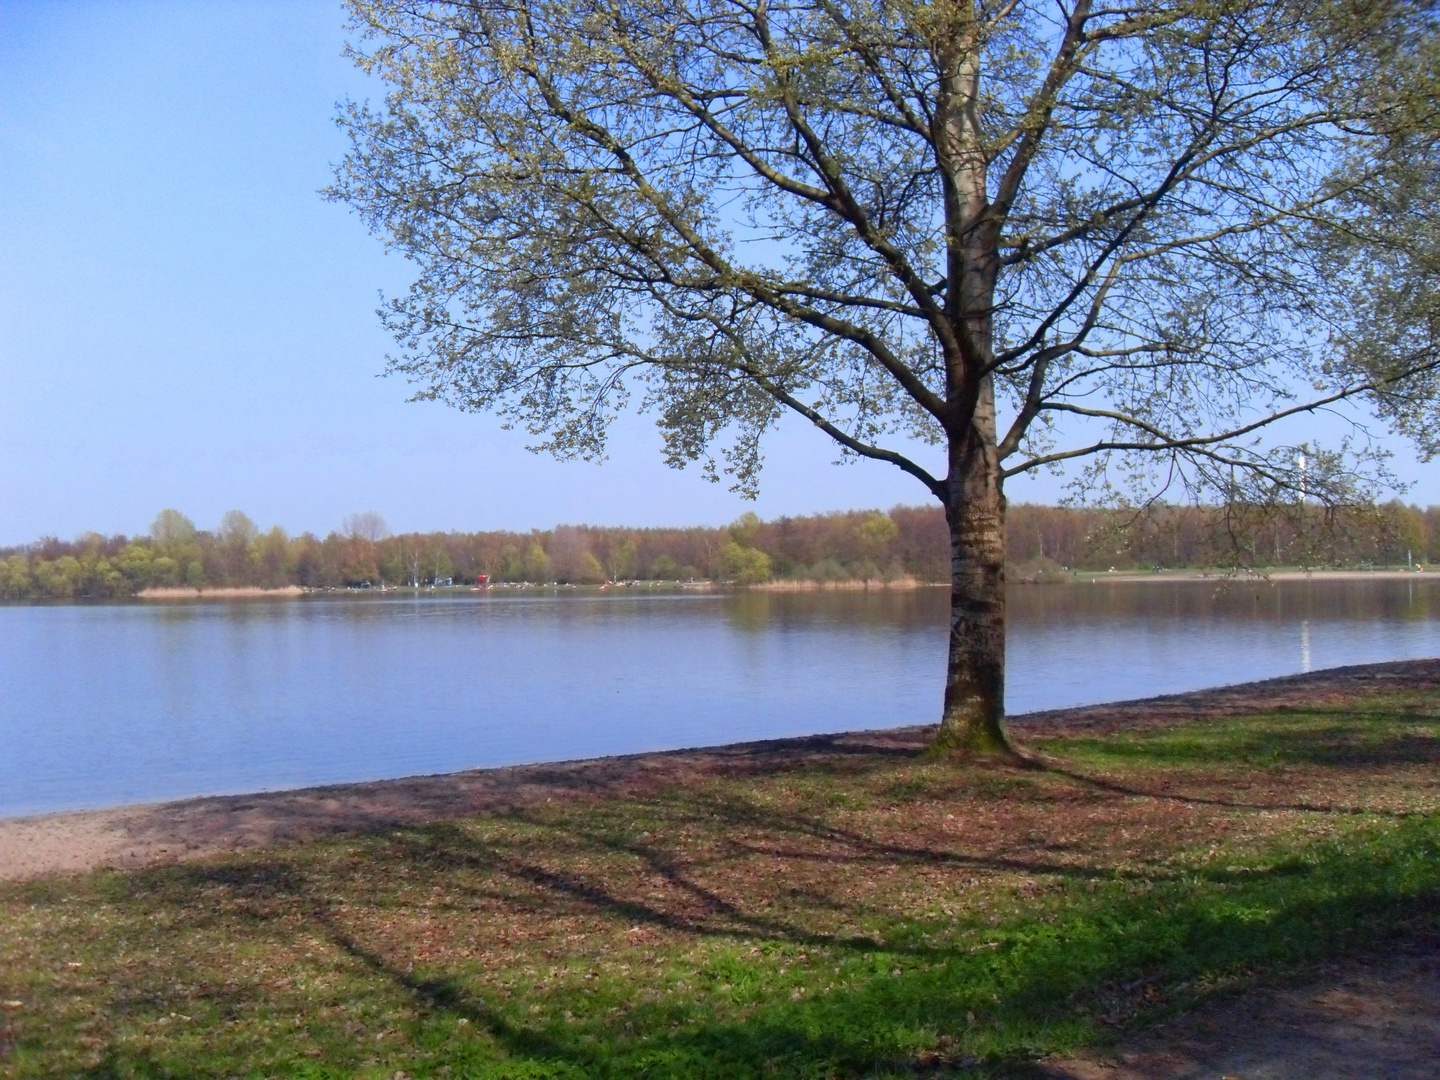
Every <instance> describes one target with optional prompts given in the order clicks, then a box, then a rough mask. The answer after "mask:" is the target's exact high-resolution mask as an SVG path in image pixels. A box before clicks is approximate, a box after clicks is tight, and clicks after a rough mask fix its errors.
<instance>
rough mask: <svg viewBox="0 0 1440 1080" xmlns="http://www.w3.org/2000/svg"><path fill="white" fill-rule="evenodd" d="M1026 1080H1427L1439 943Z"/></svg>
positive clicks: (1436, 1047)
mask: <svg viewBox="0 0 1440 1080" xmlns="http://www.w3.org/2000/svg"><path fill="white" fill-rule="evenodd" d="M1023 1075H1024V1076H1026V1077H1027V1078H1028V1080H1222V1078H1225V1077H1230V1078H1234V1080H1362V1078H1375V1080H1381V1078H1383V1080H1435V1077H1437V1076H1440V942H1434V941H1432V942H1427V943H1424V944H1421V945H1417V946H1414V947H1412V948H1411V949H1409V950H1406V951H1405V952H1402V953H1399V954H1398V955H1393V956H1389V957H1385V958H1382V959H1370V960H1351V961H1349V962H1347V963H1345V964H1335V965H1331V966H1329V967H1327V969H1326V970H1324V971H1323V972H1322V973H1320V974H1319V975H1318V976H1317V977H1314V978H1312V979H1308V980H1306V981H1305V982H1304V984H1302V985H1300V986H1291V987H1285V988H1264V989H1259V990H1252V991H1250V992H1248V993H1245V994H1241V995H1239V996H1236V997H1231V998H1224V999H1220V1000H1217V1001H1212V1002H1209V1003H1207V1004H1206V1005H1203V1006H1201V1007H1200V1008H1199V1009H1196V1010H1195V1011H1194V1012H1191V1013H1188V1014H1186V1015H1185V1016H1182V1017H1180V1018H1179V1019H1177V1020H1174V1021H1172V1022H1170V1023H1168V1024H1165V1025H1163V1026H1161V1027H1158V1028H1155V1029H1153V1030H1151V1031H1147V1032H1144V1033H1142V1034H1139V1035H1136V1036H1132V1037H1130V1038H1127V1039H1124V1040H1122V1041H1121V1043H1120V1044H1119V1046H1118V1047H1116V1048H1115V1049H1114V1050H1113V1051H1111V1052H1109V1053H1106V1054H1090V1055H1086V1056H1085V1057H1082V1058H1074V1059H1071V1060H1067V1061H1048V1062H1044V1063H1042V1064H1041V1065H1039V1066H1037V1067H1035V1068H1034V1069H1032V1070H1028V1071H1027V1072H1026V1073H1025V1074H1023Z"/></svg>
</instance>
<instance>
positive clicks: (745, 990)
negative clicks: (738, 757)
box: [0, 684, 1440, 1080]
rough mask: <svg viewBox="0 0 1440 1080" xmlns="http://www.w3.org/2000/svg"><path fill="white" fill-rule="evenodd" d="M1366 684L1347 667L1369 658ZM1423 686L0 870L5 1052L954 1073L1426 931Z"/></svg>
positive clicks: (1434, 810)
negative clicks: (1031, 765)
mask: <svg viewBox="0 0 1440 1080" xmlns="http://www.w3.org/2000/svg"><path fill="white" fill-rule="evenodd" d="M1377 685H1378V684H1377ZM1437 713H1440V693H1436V692H1432V691H1403V692H1390V693H1388V694H1383V695H1382V694H1360V695H1358V696H1356V697H1355V698H1354V700H1351V701H1348V702H1343V703H1339V704H1337V703H1335V702H1333V701H1331V702H1328V703H1327V704H1326V705H1325V706H1324V707H1323V708H1316V709H1313V710H1306V709H1299V710H1291V711H1282V712H1265V713H1254V714H1249V715H1243V716H1239V717H1229V718H1226V719H1223V720H1216V721H1211V722H1207V723H1200V724H1190V725H1186V726H1180V727H1173V728H1168V729H1159V730H1149V731H1140V732H1128V733H1123V732H1122V733H1120V734H1112V735H1104V736H1095V737H1085V738H1081V737H1071V738H1065V739H1051V740H1047V741H1043V742H1035V743H1033V744H1032V745H1033V746H1035V747H1036V748H1037V749H1038V750H1040V751H1042V752H1043V753H1044V754H1045V755H1046V757H1047V759H1048V760H1049V762H1050V767H1049V768H1047V769H1044V770H1038V771H1014V770H1011V771H994V770H984V769H977V768H973V767H966V766H960V765H955V764H952V763H948V762H942V761H933V760H927V759H920V758H916V757H914V756H911V755H908V754H896V753H892V754H882V753H873V754H866V753H858V752H857V753H836V754H834V755H833V756H832V757H831V758H828V759H821V760H812V761H810V762H809V763H807V764H806V765H804V766H803V767H798V768H797V767H793V766H792V767H787V768H781V769H776V770H771V771H761V772H758V773H753V774H750V775H745V776H697V777H695V778H693V779H691V780H690V781H688V782H686V783H684V784H677V785H673V786H662V787H659V788H657V789H656V790H654V791H651V792H648V793H643V794H633V795H629V796H613V795H611V796H606V797H604V798H601V799H589V800H580V801H571V802H563V803H562V802H556V803H554V804H547V803H543V802H542V803H539V804H537V805H532V806H529V807H526V808H522V809H515V810H510V811H506V812H498V813H493V814H489V815H486V816H482V817H476V818H471V819H467V820H462V821H458V822H456V821H452V822H446V823H443V824H430V825H420V826H415V827H406V828H401V829H389V830H385V831H384V832H379V833H372V834H368V835H362V836H346V837H340V838H333V839H328V840H322V841H318V842H312V843H307V844H300V845H293V846H289V847H279V848H270V849H266V850H262V851H254V852H249V853H246V854H243V855H236V856H231V857H229V858H226V859H220V860H213V859H212V860H208V861H201V862H194V863H187V864H181V865H175V866H169V867H160V868H153V869H148V870H140V871H130V872H125V873H121V872H113V871H112V872H97V873H93V874H88V875H83V876H70V877H50V878H44V879H40V880H37V881H32V882H28V883H23V884H10V885H5V886H0V998H3V999H5V1011H4V1013H3V1017H0V1076H4V1077H32V1076H33V1077H40V1076H85V1077H102V1076H103V1077H162V1076H163V1077H182V1076H204V1077H208V1076H215V1077H220V1076H297V1077H330V1076H334V1077H341V1076H345V1077H348V1076H364V1077H376V1078H380V1077H384V1078H393V1077H395V1076H397V1074H400V1073H403V1074H404V1075H405V1076H407V1077H413V1078H419V1077H431V1076H436V1077H440V1076H444V1077H477V1078H478V1077H494V1078H500V1077H506V1078H515V1080H520V1078H540V1077H557V1078H559V1077H566V1078H568V1077H577V1078H578V1077H591V1076H596V1077H631V1076H646V1077H676V1078H679V1077H686V1078H689V1077H716V1078H719V1077H726V1078H729V1077H767V1076H786V1077H790V1076H798V1077H832V1076H834V1077H842V1076H892V1075H894V1076H911V1075H917V1074H918V1075H952V1074H953V1075H969V1074H972V1073H973V1074H977V1075H985V1074H991V1073H996V1072H1003V1071H1004V1069H1005V1068H1006V1067H1008V1066H1009V1065H1012V1064H1014V1063H1016V1062H1020V1061H1023V1060H1026V1059H1028V1058H1032V1057H1034V1056H1037V1055H1040V1054H1043V1053H1046V1052H1051V1051H1064V1050H1069V1049H1073V1048H1075V1047H1078V1046H1081V1045H1085V1044H1088V1043H1093V1042H1095V1041H1097V1040H1099V1041H1103V1040H1105V1039H1106V1038H1107V1037H1109V1036H1110V1035H1111V1034H1113V1033H1114V1032H1117V1031H1119V1030H1121V1029H1123V1028H1125V1027H1126V1026H1127V1025H1132V1024H1134V1023H1136V1022H1139V1021H1143V1020H1144V1019H1146V1018H1148V1017H1153V1016H1156V1015H1161V1014H1164V1013H1166V1012H1169V1011H1173V1010H1175V1009H1178V1008H1182V1007H1184V1006H1185V1005H1186V1004H1187V1003H1190V1002H1192V1001H1194V1000H1195V999H1196V998H1197V997H1199V996H1203V995H1206V994H1209V993H1212V992H1215V991H1217V990H1222V989H1224V988H1226V987H1231V986H1236V985H1242V984H1244V983H1246V982H1247V981H1251V980H1254V979H1256V978H1260V977H1265V976H1267V975H1274V974H1277V973H1283V972H1285V971H1288V970H1291V969H1295V968H1298V967H1303V966H1304V965H1306V964H1309V963H1312V962H1315V961H1317V960H1320V959H1323V958H1326V957H1330V956H1333V955H1335V954H1337V953H1341V952H1344V951H1345V950H1352V949H1368V948H1374V947H1378V946H1382V945H1383V944H1384V943H1385V942H1386V941H1387V940H1389V939H1391V938H1393V937H1394V936H1395V935H1414V934H1423V933H1430V932H1434V930H1436V929H1440V927H1437V924H1436V918H1437V916H1436V914H1435V913H1436V911H1440V785H1437V780H1436V776H1437V772H1436V765H1437V764H1440V721H1437Z"/></svg>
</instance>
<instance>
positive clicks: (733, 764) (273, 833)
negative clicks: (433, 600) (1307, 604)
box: [0, 659, 1440, 881]
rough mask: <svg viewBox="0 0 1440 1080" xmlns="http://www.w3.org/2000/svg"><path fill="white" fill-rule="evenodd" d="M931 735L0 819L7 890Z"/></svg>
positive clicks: (1291, 703)
mask: <svg viewBox="0 0 1440 1080" xmlns="http://www.w3.org/2000/svg"><path fill="white" fill-rule="evenodd" d="M1436 686H1440V659H1431V660H1406V661H1398V662H1394V663H1387V664H1365V665H1358V666H1354V667H1343V668H1332V669H1330V670H1327V671H1318V672H1312V673H1310V674H1307V675H1290V676H1285V677H1283V678H1279V679H1269V680H1266V681H1264V682H1257V683H1245V684H1240V685H1236V686H1228V687H1218V688H1215V689H1210V690H1199V691H1194V692H1191V693H1186V694H1173V695H1167V696H1164V697H1157V698H1147V699H1143V700H1137V701H1128V702H1117V703H1113V704H1106V705H1093V706H1084V707H1080V708H1074V709H1061V710H1052V711H1049V712H1041V713H1030V714H1028V715H1025V716H1017V717H1013V718H1012V719H1011V720H1010V726H1011V728H1012V730H1013V731H1014V732H1015V734H1016V736H1017V737H1018V738H1019V739H1021V740H1022V741H1023V740H1024V739H1025V738H1026V737H1029V736H1034V735H1039V734H1052V733H1053V734H1060V733H1069V732H1094V733H1100V732H1105V731H1115V730H1119V729H1122V728H1138V727H1153V726H1161V725H1165V724H1173V723H1178V722H1182V721H1186V720H1194V719H1205V718H1215V717H1222V716H1228V715H1234V714H1236V713H1239V712H1244V711H1248V710H1254V709H1257V708H1277V707H1299V706H1314V705H1319V704H1325V703H1329V702H1336V701H1341V700H1344V699H1346V698H1347V697H1349V696H1352V695H1354V694H1355V693H1357V692H1363V691H1366V690H1373V689H1376V688H1377V687H1393V688H1395V689H1404V688H1406V687H1432V688H1433V687H1436ZM931 731H933V727H931V726H929V725H925V726H915V727H904V728H892V729H888V730H882V731H861V732H847V733H840V734H834V735H814V736H808V737H801V738H792V739H777V740H771V741H766V742H752V743H736V744H732V745H729V746H718V747H709V748H698V749H689V750H669V751H660V752H655V753H648V754H634V755H627V756H620V757H606V758H592V759H587V760H578V761H560V762H548V763H542V764H534V765H513V766H506V767H501V768H492V769H469V770H464V771H460V772H454V773H442V774H438V775H434V776H412V777H405V778H402V779H396V780H376V781H369V782H364V783H352V784H335V785H330V786H326V787H312V788H298V789H293V790H286V791H268V792H256V793H252V794H245V795H220V796H204V797H199V798H191V799H182V800H178V801H174V802H165V803H150V804H140V805H130V806H119V807H112V808H108V809H101V810H78V811H64V812H59V813H51V814H43V815H37V816H28V817H13V818H0V881H4V880H9V881H15V880H23V879H28V878H34V877H39V876H42V875H46V874H53V873H67V872H78V871H85V870H93V869H96V868H100V867H114V868H117V869H129V868H135V867H142V866H153V865H157V864H162V863H173V862H181V861H188V860H190V859H196V858H203V857H206V856H211V855H217V854H222V853H225V852H232V851H244V850H250V849H254V848H259V847H265V846H267V845H271V844H277V843H284V842H287V841H292V840H308V839H317V838H319V837H323V836H330V835H336V834H339V833H346V832H368V831H374V830H379V829H385V828H394V827H398V826H405V825H416V824H421V823H424V822H431V821H440V820H450V819H455V818H461V817H466V816H470V815H474V814H480V813H486V812H500V811H506V810H511V809H515V808H518V807H523V806H527V805H535V804H537V803H542V802H552V801H557V800H576V799H598V798H603V797H606V796H607V795H618V794H633V793H639V792H645V791H654V790H657V789H659V788H663V787H669V786H672V785H675V784H683V783H685V782H687V780H700V779H703V778H704V777H706V776H710V775H716V774H732V775H733V774H743V773H754V772H773V771H778V770H783V769H789V768H796V767H799V766H802V765H805V764H807V763H812V764H813V763H815V762H819V761H823V760H826V759H830V760H834V759H835V758H836V757H837V756H844V755H851V754H874V753H877V752H879V753H913V752H916V751H919V750H920V749H921V748H923V747H924V746H925V745H926V742H927V741H928V738H929V735H930V733H931Z"/></svg>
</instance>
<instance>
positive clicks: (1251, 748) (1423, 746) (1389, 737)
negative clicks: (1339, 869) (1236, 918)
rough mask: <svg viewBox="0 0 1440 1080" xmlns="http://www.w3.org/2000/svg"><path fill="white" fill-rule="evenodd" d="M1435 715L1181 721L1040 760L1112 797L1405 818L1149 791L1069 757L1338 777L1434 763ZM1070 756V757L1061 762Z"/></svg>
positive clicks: (1356, 809) (1332, 806)
mask: <svg viewBox="0 0 1440 1080" xmlns="http://www.w3.org/2000/svg"><path fill="white" fill-rule="evenodd" d="M1416 729H1421V731H1428V732H1435V731H1436V730H1437V722H1436V719H1435V718H1434V717H1433V716H1423V715H1417V714H1414V713H1403V712H1386V713H1377V712H1353V711H1342V710H1329V711H1318V710H1317V711H1313V712H1311V711H1307V712H1305V713H1303V714H1284V715H1283V716H1281V717H1280V718H1278V719H1276V718H1273V717H1271V718H1267V717H1259V718H1254V719H1253V720H1251V721H1249V722H1247V723H1245V724H1243V725H1227V726H1224V727H1208V726H1205V727H1202V726H1194V725H1192V726H1187V727H1182V728H1177V729H1172V730H1166V731H1158V732H1147V733H1144V734H1138V735H1135V736H1132V737H1131V738H1128V739H1115V738H1107V739H1105V740H1103V741H1101V740H1089V739H1082V740H1066V741H1062V742H1059V743H1055V744H1049V745H1047V747H1046V748H1047V749H1051V748H1052V747H1053V749H1054V750H1055V751H1057V752H1058V753H1059V754H1060V755H1062V756H1061V757H1059V758H1056V757H1050V756H1048V755H1047V756H1046V757H1045V758H1044V759H1042V760H1041V761H1039V762H1038V764H1039V765H1040V766H1041V767H1042V768H1043V769H1044V770H1045V771H1047V772H1050V773H1053V774H1055V775H1059V776H1064V777H1066V778H1068V779H1070V780H1073V781H1075V782H1076V783H1079V784H1084V785H1087V786H1089V787H1092V788H1095V789H1097V790H1101V791H1107V792H1110V793H1112V794H1116V795H1125V796H1141V797H1144V798H1150V799H1159V800H1163V801H1169V802H1178V803H1189V804H1194V805H1201V806H1218V807H1224V808H1228V809H1236V810H1262V811H1263V810H1293V811H1302V812H1306V813H1317V814H1344V815H1374V816H1377V817H1389V818H1397V819H1398V818H1405V817H1410V816H1413V815H1414V814H1415V813H1416V811H1404V810H1389V809H1385V808H1383V807H1375V806H1354V805H1343V804H1339V803H1322V802H1305V801H1294V800H1288V801H1287V800H1282V799H1277V800H1272V801H1255V800H1245V799H1232V798H1224V797H1219V796H1204V795H1190V794H1185V793H1183V792H1177V791H1173V790H1168V789H1167V790H1155V789H1154V788H1152V787H1147V786H1144V785H1142V784H1136V783H1124V782H1121V781H1119V780H1116V779H1114V778H1113V777H1104V776H1096V775H1093V774H1092V773H1089V772H1086V771H1082V769H1080V768H1079V767H1077V766H1076V765H1074V764H1071V763H1070V762H1071V761H1073V760H1074V758H1075V757H1079V758H1080V759H1081V760H1083V761H1087V762H1111V763H1114V764H1120V765H1126V766H1134V765H1148V766H1152V767H1153V768H1155V769H1156V770H1163V769H1165V768H1167V767H1168V768H1176V767H1179V768H1187V767H1188V768H1205V767H1217V766H1219V767H1224V766H1235V765H1242V764H1243V765H1247V766H1251V767H1254V768H1259V769H1264V768H1266V767H1270V768H1284V767H1312V768H1313V767H1320V768H1324V769H1327V770H1332V771H1338V772H1340V773H1342V774H1343V772H1344V770H1346V769H1366V770H1373V769H1380V768H1385V767H1387V766H1389V767H1401V768H1403V767H1412V766H1416V765H1432V766H1437V767H1440V737H1436V735H1434V734H1424V733H1419V732H1417V731H1416ZM1067 759H1069V760H1067Z"/></svg>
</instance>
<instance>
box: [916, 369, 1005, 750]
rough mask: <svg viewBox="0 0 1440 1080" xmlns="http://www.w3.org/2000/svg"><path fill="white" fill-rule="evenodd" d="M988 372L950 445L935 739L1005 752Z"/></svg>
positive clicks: (996, 478)
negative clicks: (945, 642) (944, 637)
mask: <svg viewBox="0 0 1440 1080" xmlns="http://www.w3.org/2000/svg"><path fill="white" fill-rule="evenodd" d="M988 382H989V380H986V383H987V385H986V387H985V388H984V390H983V391H982V393H981V395H980V396H981V400H980V403H979V405H978V407H977V409H976V417H975V422H974V423H972V424H971V425H970V426H969V430H968V431H967V432H966V433H964V434H963V435H962V436H961V437H959V438H957V439H953V440H952V441H951V445H950V475H949V478H948V481H947V487H948V498H947V500H946V504H945V519H946V522H947V523H948V525H949V528H950V642H949V657H948V660H947V664H946V678H945V703H944V711H943V713H942V716H941V721H940V732H939V735H938V737H937V738H936V741H935V747H936V749H937V750H940V751H949V752H962V753H977V754H997V753H1000V754H1007V753H1010V752H1011V751H1010V746H1009V743H1008V741H1007V740H1006V737H1005V729H1004V725H1003V722H1002V721H1003V720H1004V717H1005V496H1004V493H1003V491H1002V488H1001V477H1000V462H999V456H998V452H997V449H996V444H995V403H994V394H993V391H991V390H990V389H989V386H988Z"/></svg>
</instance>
